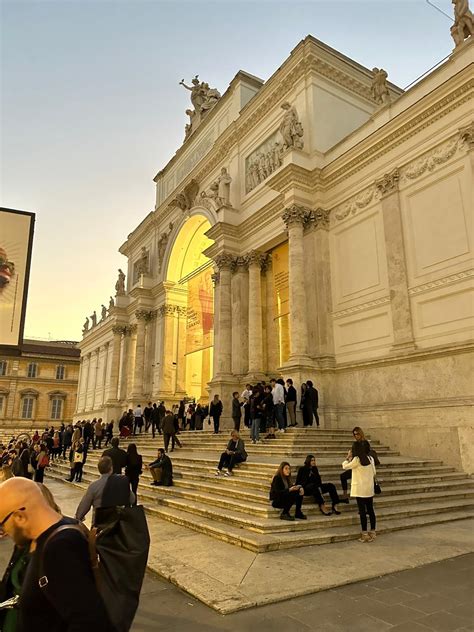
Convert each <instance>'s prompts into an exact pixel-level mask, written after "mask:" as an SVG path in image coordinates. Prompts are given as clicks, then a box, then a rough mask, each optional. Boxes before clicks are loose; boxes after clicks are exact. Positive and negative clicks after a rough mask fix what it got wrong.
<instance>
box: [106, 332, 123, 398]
mask: <svg viewBox="0 0 474 632" xmlns="http://www.w3.org/2000/svg"><path fill="white" fill-rule="evenodd" d="M112 332H113V334H114V337H113V340H112V359H111V361H110V378H109V383H108V384H107V385H106V386H107V388H106V401H108V402H116V401H117V399H118V381H119V373H120V348H121V346H122V334H123V333H124V328H123V326H121V325H116V326H115V327H112Z"/></svg>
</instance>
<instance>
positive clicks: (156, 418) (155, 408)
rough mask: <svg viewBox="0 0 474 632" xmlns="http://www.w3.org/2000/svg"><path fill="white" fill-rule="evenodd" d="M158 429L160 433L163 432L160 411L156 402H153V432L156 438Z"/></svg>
mask: <svg viewBox="0 0 474 632" xmlns="http://www.w3.org/2000/svg"><path fill="white" fill-rule="evenodd" d="M156 430H158V432H159V434H161V426H160V411H159V409H158V406H157V405H156V402H155V403H154V404H153V408H152V409H151V433H152V435H153V439H154V438H155V431H156Z"/></svg>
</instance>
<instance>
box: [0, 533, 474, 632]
mask: <svg viewBox="0 0 474 632" xmlns="http://www.w3.org/2000/svg"><path fill="white" fill-rule="evenodd" d="M368 550H369V549H368ZM10 552H11V542H10V541H9V540H8V539H3V540H0V568H1V569H3V568H5V565H6V563H7V561H8V558H9V556H10ZM269 581H271V578H269ZM71 588H72V587H71ZM473 597H474V554H469V555H462V556H459V557H455V558H451V559H448V560H445V561H442V562H436V563H434V564H429V565H427V566H422V567H419V568H415V569H413V570H407V571H402V572H399V573H393V574H392V575H385V576H384V577H381V578H378V579H372V580H369V581H366V582H359V583H356V584H350V585H347V586H343V587H341V588H336V589H333V590H327V591H323V592H320V593H317V594H313V595H308V596H307V597H299V598H297V599H291V600H288V601H284V602H280V603H277V604H272V605H268V606H263V607H260V608H254V609H251V610H244V611H242V612H237V613H235V614H231V615H227V616H223V615H220V614H218V613H216V612H215V611H214V610H211V609H210V608H208V607H207V606H205V605H203V604H202V603H200V602H199V601H197V600H195V599H193V598H192V597H190V596H189V595H187V594H186V593H184V592H183V591H181V590H180V589H178V588H176V587H175V586H173V585H172V584H170V583H169V582H167V581H165V580H164V579H161V578H159V577H157V576H155V575H154V574H152V573H147V576H146V579H145V582H144V585H143V590H142V595H141V600H140V607H139V610H138V613H137V616H136V619H135V623H134V626H133V629H132V632H154V631H155V630H156V631H163V632H204V631H205V632H215V631H218V630H223V631H233V630H238V631H239V632H280V631H282V632H283V631H284V632H308V631H310V630H311V631H317V632H345V631H348V632H349V631H350V632H357V631H359V630H360V631H361V632H372V631H373V632H385V631H386V630H387V631H388V630H390V632H426V631H427V630H435V631H437V632H445V631H446V632H467V631H468V630H469V631H471V632H474V605H473V604H474V600H473Z"/></svg>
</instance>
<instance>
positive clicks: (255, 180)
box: [250, 159, 260, 189]
mask: <svg viewBox="0 0 474 632" xmlns="http://www.w3.org/2000/svg"><path fill="white" fill-rule="evenodd" d="M250 169H251V174H252V181H253V187H252V189H254V188H255V187H256V186H258V185H259V184H260V173H259V170H258V163H257V161H256V160H255V159H254V160H253V161H252V165H251V167H250Z"/></svg>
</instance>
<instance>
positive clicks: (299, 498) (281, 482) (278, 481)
mask: <svg viewBox="0 0 474 632" xmlns="http://www.w3.org/2000/svg"><path fill="white" fill-rule="evenodd" d="M303 496H304V489H303V488H302V487H301V485H293V483H292V481H291V466H290V464H289V463H288V462H287V461H283V463H281V464H280V467H279V468H278V470H277V472H276V474H275V476H274V477H273V480H272V486H271V488H270V500H271V501H272V506H273V507H275V509H282V510H283V511H282V512H281V514H280V519H281V520H294V519H295V518H296V519H297V520H306V516H305V515H304V513H303V512H302V511H301V505H302V504H303ZM293 505H295V517H294V518H293V516H290V509H291V508H292V507H293Z"/></svg>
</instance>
